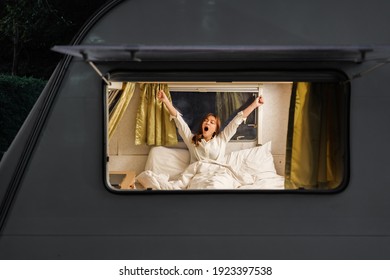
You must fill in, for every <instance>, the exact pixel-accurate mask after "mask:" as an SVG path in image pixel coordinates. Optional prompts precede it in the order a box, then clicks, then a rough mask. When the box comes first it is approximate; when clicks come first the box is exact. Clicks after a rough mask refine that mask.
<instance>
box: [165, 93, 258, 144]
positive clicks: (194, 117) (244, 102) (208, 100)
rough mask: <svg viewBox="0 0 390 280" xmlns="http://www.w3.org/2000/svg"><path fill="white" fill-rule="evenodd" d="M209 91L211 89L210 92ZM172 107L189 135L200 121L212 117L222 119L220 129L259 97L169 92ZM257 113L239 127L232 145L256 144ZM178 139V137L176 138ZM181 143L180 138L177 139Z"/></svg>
mask: <svg viewBox="0 0 390 280" xmlns="http://www.w3.org/2000/svg"><path fill="white" fill-rule="evenodd" d="M211 90H212V89H211ZM170 94H171V97H172V103H173V105H174V106H175V107H176V108H177V109H178V110H179V112H182V113H183V118H184V120H185V121H186V122H187V124H188V126H189V127H190V129H191V130H192V131H194V132H195V131H197V130H198V128H199V126H200V124H201V121H202V118H203V117H204V116H206V115H207V114H208V113H213V114H215V115H217V116H219V118H220V119H221V129H224V128H225V127H226V125H227V124H228V123H229V122H230V121H231V120H232V119H233V117H235V116H236V114H237V113H238V112H240V111H242V110H243V109H244V108H246V107H247V106H248V105H249V104H250V103H252V102H253V100H254V98H256V96H258V92H232V91H224V92H215V91H195V90H191V91H176V90H175V89H173V90H172V89H171V90H170ZM256 126H257V111H255V112H254V113H253V114H250V115H249V117H248V118H247V120H246V122H245V123H243V124H242V125H240V126H239V127H238V129H237V132H236V133H235V134H234V136H233V137H232V141H248V140H256V137H257V127H256ZM178 137H180V135H179V136H178ZM179 139H180V140H181V141H182V139H181V137H180V138H179Z"/></svg>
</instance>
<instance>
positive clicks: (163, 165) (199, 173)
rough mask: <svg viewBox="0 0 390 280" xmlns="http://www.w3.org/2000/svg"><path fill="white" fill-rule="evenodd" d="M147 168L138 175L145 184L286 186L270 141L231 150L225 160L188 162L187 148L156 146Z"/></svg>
mask: <svg viewBox="0 0 390 280" xmlns="http://www.w3.org/2000/svg"><path fill="white" fill-rule="evenodd" d="M154 149H156V150H155V151H152V152H151V153H150V154H149V158H148V161H147V164H146V167H145V169H146V170H145V171H144V172H142V173H141V174H139V175H138V176H137V181H138V182H139V183H140V184H141V185H142V186H143V187H144V188H151V189H155V190H185V189H192V190H194V189H220V190H223V189H224V190H226V189H284V177H283V176H280V175H278V174H276V171H275V165H274V162H273V157H272V154H271V142H268V143H266V144H264V145H263V146H260V147H255V148H251V149H245V150H241V151H237V152H232V153H231V154H229V155H228V156H226V158H225V161H224V162H223V163H220V162H215V161H205V160H203V161H198V162H195V163H193V164H190V165H188V162H189V156H187V154H186V152H187V153H188V151H186V150H179V149H168V148H161V147H159V148H154Z"/></svg>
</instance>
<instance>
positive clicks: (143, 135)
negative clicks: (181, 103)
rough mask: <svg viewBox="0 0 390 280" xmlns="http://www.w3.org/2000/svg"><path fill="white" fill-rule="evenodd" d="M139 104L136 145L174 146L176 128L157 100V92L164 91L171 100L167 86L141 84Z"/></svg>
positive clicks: (166, 111) (164, 108)
mask: <svg viewBox="0 0 390 280" xmlns="http://www.w3.org/2000/svg"><path fill="white" fill-rule="evenodd" d="M140 89H141V102H140V106H139V108H138V111H137V120H136V131H135V144H136V145H142V144H147V145H156V146H161V145H167V146H168V145H175V144H177V134H176V126H175V123H174V122H173V120H172V121H171V120H170V115H169V112H168V110H167V108H166V107H165V106H164V104H163V103H162V102H160V101H159V100H158V99H157V93H158V92H159V90H164V92H165V93H166V95H167V97H168V98H169V99H170V100H171V94H170V93H169V89H168V85H167V84H148V83H145V84H141V85H140Z"/></svg>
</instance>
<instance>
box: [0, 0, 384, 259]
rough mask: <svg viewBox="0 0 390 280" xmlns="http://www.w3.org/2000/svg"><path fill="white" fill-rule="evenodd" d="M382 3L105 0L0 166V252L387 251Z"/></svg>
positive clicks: (256, 255) (318, 254) (377, 255)
mask: <svg viewBox="0 0 390 280" xmlns="http://www.w3.org/2000/svg"><path fill="white" fill-rule="evenodd" d="M374 2H378V3H371V2H370V3H366V2H364V3H363V1H334V0H327V1H307V0H302V1H299V3H297V2H294V1H291V2H288V1H280V0H277V1H258V0H240V1H233V0H200V1H199V0H198V1H190V0H188V1H185V0H184V1H183V0H165V1H156V0H114V1H108V2H107V4H106V5H104V6H103V7H102V8H101V9H99V10H98V11H97V12H96V13H95V14H94V15H93V16H92V17H91V18H90V20H89V21H88V22H86V24H85V25H84V27H83V28H82V29H81V30H80V31H79V33H78V34H76V36H75V38H74V40H73V41H72V42H71V43H70V44H69V45H59V46H53V48H52V50H53V51H55V52H58V53H61V54H62V55H63V58H62V60H61V61H60V62H59V64H58V66H57V68H56V70H55V71H54V73H53V74H52V76H51V78H50V80H49V81H48V83H47V85H46V87H45V89H44V90H43V92H42V94H41V95H40V97H39V99H38V101H37V102H36V104H35V106H34V107H33V109H32V111H31V113H30V114H29V116H28V118H27V119H26V121H25V123H24V125H23V127H22V128H21V130H20V131H19V133H18V135H17V137H16V138H15V140H14V141H13V143H12V145H11V147H10V148H9V150H8V151H7V152H6V154H5V155H4V157H3V159H2V161H1V162H0V203H1V204H0V258H1V259H274V260H277V259H388V258H389V257H390V253H389V252H390V217H389V215H390V203H389V201H388V200H389V197H390V189H389V186H390V177H389V171H388V169H389V167H390V166H389V163H388V160H389V158H390V148H389V145H388V143H390V131H389V129H388V128H387V121H388V120H390V110H389V104H390V96H389V94H388V89H387V86H388V85H387V81H388V80H389V78H388V77H389V75H390V68H389V66H388V65H387V64H388V62H389V61H390V48H389V46H390V33H389V32H387V31H386V30H387V29H388V26H389V25H390V18H389V17H388V15H387V14H386V13H385V12H384V11H387V10H390V2H386V1H374ZM172 107H173V108H174V112H173V113H172V110H171V109H172ZM209 113H212V118H211V119H212V120H211V119H210V117H205V116H210V115H208V114H209ZM205 123H207V124H205ZM211 125H213V129H214V130H213V132H215V133H213V134H212V135H211V134H210V135H211V136H210V137H208V135H209V134H208V129H211V128H210V127H211ZM214 127H218V129H216V128H214Z"/></svg>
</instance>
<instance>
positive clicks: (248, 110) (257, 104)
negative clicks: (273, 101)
mask: <svg viewBox="0 0 390 280" xmlns="http://www.w3.org/2000/svg"><path fill="white" fill-rule="evenodd" d="M263 104H264V100H263V96H259V97H257V98H256V99H255V100H254V101H253V102H252V103H251V104H250V105H249V106H248V107H246V108H245V109H244V110H243V111H242V113H243V117H244V118H247V117H248V116H249V115H250V114H251V113H252V111H253V110H255V109H256V108H257V107H260V106H261V105H263Z"/></svg>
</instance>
